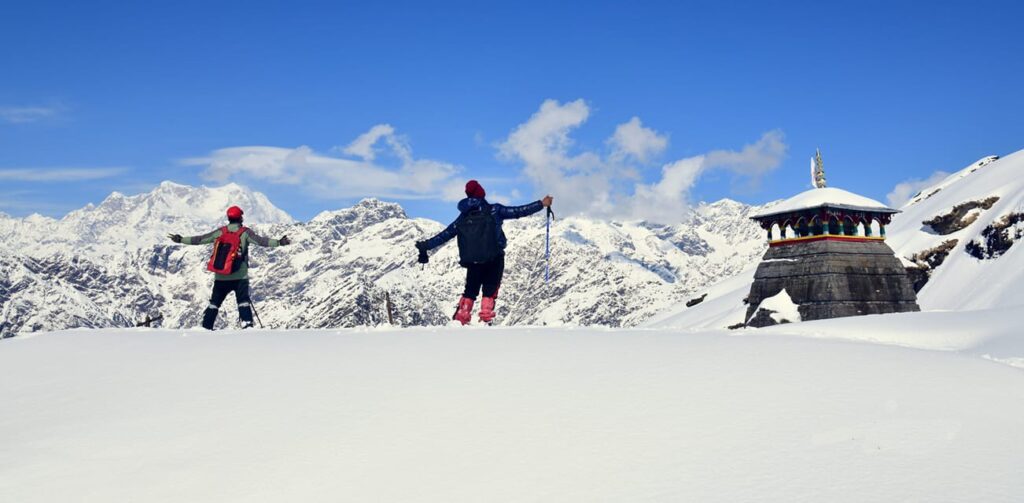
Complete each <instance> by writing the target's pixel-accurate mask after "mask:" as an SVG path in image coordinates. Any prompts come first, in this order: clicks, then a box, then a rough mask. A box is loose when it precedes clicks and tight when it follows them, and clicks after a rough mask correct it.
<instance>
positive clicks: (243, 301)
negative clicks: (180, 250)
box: [167, 206, 291, 330]
mask: <svg viewBox="0 0 1024 503" xmlns="http://www.w3.org/2000/svg"><path fill="white" fill-rule="evenodd" d="M242 214H243V212H242V209H241V208H239V207H238V206H232V207H230V208H228V211H227V216H228V225H227V227H222V228H220V229H216V230H213V231H211V232H207V233H206V234H203V235H201V236H186V237H182V236H181V235H180V234H169V235H168V236H167V237H169V238H171V241H174V242H175V243H180V244H186V245H207V244H212V243H213V242H215V241H217V238H219V237H220V236H221V234H222V233H223V230H224V229H225V228H226V229H227V230H228V232H238V230H239V229H241V228H242ZM240 241H241V244H240V246H239V249H238V258H237V259H235V260H236V261H240V263H238V264H237V266H236V267H235V268H234V269H236V270H235V271H234V272H232V273H231V274H217V275H216V276H215V277H214V281H213V294H212V295H210V305H209V306H207V307H206V311H205V312H203V328H205V329H207V330H213V322H214V321H216V320H217V313H218V312H219V310H220V305H221V304H222V303H223V302H224V299H225V298H227V296H228V294H229V293H231V292H235V300H237V301H238V317H239V318H241V319H242V328H250V327H252V304H251V301H250V300H249V243H250V242H251V243H256V244H257V245H259V246H269V247H271V248H273V247H277V246H286V245H288V244H291V241H289V240H288V236H283V237H281V239H268V238H265V237H263V236H260V235H259V234H256V233H255V232H254V231H253V230H252V229H249V228H246V229H245V232H244V233H242V235H241V237H240Z"/></svg>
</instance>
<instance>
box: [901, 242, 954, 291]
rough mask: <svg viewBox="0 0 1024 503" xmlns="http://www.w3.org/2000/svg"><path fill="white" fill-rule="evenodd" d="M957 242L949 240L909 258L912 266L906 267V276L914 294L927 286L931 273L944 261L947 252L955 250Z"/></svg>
mask: <svg viewBox="0 0 1024 503" xmlns="http://www.w3.org/2000/svg"><path fill="white" fill-rule="evenodd" d="M959 242H960V241H959V240H956V239H950V240H947V241H944V242H943V243H942V244H940V245H939V246H936V247H934V248H929V249H927V250H924V251H921V252H918V253H915V254H914V255H913V256H912V257H910V261H911V262H913V263H914V266H912V267H907V275H908V276H909V277H910V283H911V284H912V285H914V291H915V292H920V291H921V289H922V288H924V285H926V284H928V280H929V279H931V277H932V272H933V271H935V269H937V268H938V267H939V266H940V265H942V263H943V262H945V261H946V257H948V256H949V252H950V251H952V250H953V248H956V245H957V243H959Z"/></svg>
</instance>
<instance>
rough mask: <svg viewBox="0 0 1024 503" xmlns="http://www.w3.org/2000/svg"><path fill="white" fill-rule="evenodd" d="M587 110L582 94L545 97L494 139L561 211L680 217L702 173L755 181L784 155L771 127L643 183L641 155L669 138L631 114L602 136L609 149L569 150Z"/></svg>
mask: <svg viewBox="0 0 1024 503" xmlns="http://www.w3.org/2000/svg"><path fill="white" fill-rule="evenodd" d="M589 114H590V110H589V107H588V106H587V104H586V103H585V102H583V100H576V101H572V102H568V103H565V104H560V103H558V102H557V101H554V100H547V101H545V102H544V103H543V104H542V105H541V107H540V109H539V110H538V111H537V112H536V113H534V114H533V115H532V116H531V117H530V118H529V119H528V120H527V121H526V122H524V123H523V124H520V125H519V126H518V127H516V128H515V129H514V130H513V131H512V132H511V133H510V134H509V136H508V138H507V139H506V140H505V141H504V142H503V143H501V144H500V145H498V152H499V157H501V158H503V159H506V160H517V161H521V162H522V163H523V165H524V166H523V174H524V175H526V177H527V178H528V179H529V180H530V182H531V183H532V184H533V186H534V190H535V191H536V193H537V194H540V193H544V192H552V193H553V194H554V195H555V196H556V200H557V203H556V204H557V205H558V206H559V208H560V211H561V213H563V214H573V213H583V214H588V215H590V216H595V217H605V218H635V219H645V220H650V221H655V222H663V223H671V222H678V221H679V220H680V219H681V218H682V217H683V216H684V215H685V213H686V212H687V211H688V208H689V192H690V189H691V188H692V187H693V185H694V184H695V183H697V181H698V180H699V178H700V176H701V175H702V174H703V173H705V172H707V171H709V170H723V171H727V172H730V173H733V174H735V175H737V176H739V177H742V178H743V179H745V180H748V181H749V182H750V183H752V184H756V183H757V181H759V180H760V178H761V177H762V176H763V175H764V174H766V173H768V172H769V171H771V170H773V169H775V168H777V167H778V166H779V165H780V164H781V162H782V159H783V157H784V156H785V154H786V144H785V142H784V139H783V135H782V133H781V132H780V131H769V132H767V133H765V134H764V135H762V136H761V138H760V139H758V140H757V141H756V142H754V143H751V144H749V145H746V146H744V147H743V148H742V149H740V150H738V151H737V150H714V151H711V152H708V153H707V154H704V155H699V156H694V157H688V158H684V159H679V160H676V161H673V162H669V163H667V164H665V165H664V166H663V167H662V168H661V172H660V173H659V175H660V176H659V177H658V178H657V180H656V181H654V182H652V183H643V182H642V181H639V180H642V179H643V176H642V173H643V171H644V166H643V164H644V161H645V160H646V159H648V158H649V157H650V156H651V155H655V154H657V153H660V152H662V151H664V149H665V148H666V147H667V145H668V139H667V137H666V136H664V135H660V134H658V133H657V132H655V131H654V130H651V129H648V128H645V127H643V125H642V123H641V121H640V119H639V118H636V117H634V118H632V119H631V120H630V121H629V122H627V123H625V124H621V125H619V126H618V127H617V128H616V130H615V132H614V134H613V135H612V136H611V138H609V139H608V140H607V142H606V143H608V144H609V145H611V146H612V152H611V154H609V155H607V156H602V155H601V154H600V153H598V152H592V151H582V152H573V151H572V147H573V144H574V142H573V139H572V137H571V135H570V133H571V132H572V131H573V130H575V129H576V128H578V127H580V126H581V125H582V124H583V123H584V122H586V120H587V118H588V117H589ZM637 163H639V164H640V165H637Z"/></svg>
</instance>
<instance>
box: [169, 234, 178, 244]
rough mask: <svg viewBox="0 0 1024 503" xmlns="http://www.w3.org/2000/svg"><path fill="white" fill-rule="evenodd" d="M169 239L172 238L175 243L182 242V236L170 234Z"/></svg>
mask: <svg viewBox="0 0 1024 503" xmlns="http://www.w3.org/2000/svg"><path fill="white" fill-rule="evenodd" d="M167 237H169V238H171V241H174V242H175V243H180V242H181V234H168V235H167Z"/></svg>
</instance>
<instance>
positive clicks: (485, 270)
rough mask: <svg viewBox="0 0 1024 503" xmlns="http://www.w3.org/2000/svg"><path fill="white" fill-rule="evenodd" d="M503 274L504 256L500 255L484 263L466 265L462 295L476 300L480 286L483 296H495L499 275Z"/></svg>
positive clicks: (498, 285) (499, 281)
mask: <svg viewBox="0 0 1024 503" xmlns="http://www.w3.org/2000/svg"><path fill="white" fill-rule="evenodd" d="M504 274H505V256H504V255H502V256H500V257H498V258H496V259H494V260H492V261H490V262H487V263H486V264H474V265H470V266H468V267H466V291H465V292H463V294H462V295H463V296H465V297H469V298H470V299H473V300H476V296H477V295H478V294H479V293H480V288H481V287H483V289H484V297H497V296H498V287H500V286H501V277H502V276H503V275H504Z"/></svg>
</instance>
